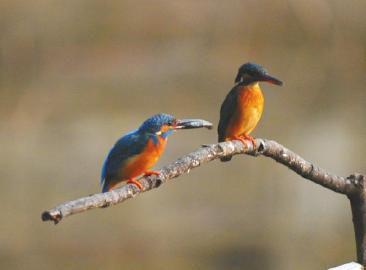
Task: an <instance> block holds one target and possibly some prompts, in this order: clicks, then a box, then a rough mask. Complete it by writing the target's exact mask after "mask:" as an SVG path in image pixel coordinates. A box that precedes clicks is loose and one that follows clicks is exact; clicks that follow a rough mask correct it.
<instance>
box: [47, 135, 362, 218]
mask: <svg viewBox="0 0 366 270" xmlns="http://www.w3.org/2000/svg"><path fill="white" fill-rule="evenodd" d="M238 154H248V155H252V156H259V155H264V156H267V157H270V158H272V159H274V160H276V161H277V162H279V163H281V164H283V165H285V166H286V167H288V168H289V169H291V170H293V171H295V172H296V173H297V174H299V175H301V176H302V177H304V178H306V179H309V180H311V181H313V182H314V183H317V184H319V185H322V186H323V187H326V188H328V189H331V190H333V191H335V192H338V193H341V194H345V195H348V196H349V197H350V196H353V194H358V191H359V190H360V183H359V182H358V181H357V179H356V178H352V177H349V178H344V177H341V176H337V175H334V174H330V173H328V172H327V171H325V170H324V169H321V168H319V167H316V166H315V165H313V164H312V163H310V162H308V161H306V160H305V159H303V158H302V157H300V156H299V155H297V154H296V153H294V152H292V151H290V150H289V149H287V148H285V147H284V146H282V145H281V144H279V143H277V142H275V141H271V140H265V139H256V147H253V145H252V143H250V142H248V143H247V144H245V145H244V144H242V143H241V142H240V141H230V142H223V143H218V144H212V145H204V146H203V147H201V148H199V149H198V150H196V151H194V152H192V153H190V154H188V155H186V156H183V157H181V158H180V159H178V160H176V161H175V162H173V163H171V164H169V165H167V166H165V167H163V168H162V169H161V170H160V175H159V176H155V175H152V176H147V177H143V178H141V179H140V183H141V184H142V185H143V187H144V191H143V192H146V191H148V190H151V189H153V188H157V187H159V186H160V185H161V184H163V183H165V182H167V181H168V180H170V179H173V178H176V177H178V176H180V175H182V174H184V173H188V172H189V171H190V170H191V169H193V168H196V167H199V166H201V165H202V164H204V163H206V162H209V161H212V160H215V159H218V158H221V157H224V156H231V155H238ZM140 193H141V191H140V190H139V189H138V188H137V187H136V186H135V185H132V184H128V185H124V186H122V187H121V188H117V189H114V190H112V191H111V192H106V193H98V194H94V195H90V196H88V197H83V198H80V199H76V200H73V201H68V202H65V203H62V204H60V205H58V206H56V207H55V208H52V209H50V210H48V211H45V212H43V213H42V220H43V221H48V220H50V221H54V223H55V224H57V223H58V222H60V221H61V219H62V218H64V217H67V216H70V215H73V214H77V213H82V212H84V211H86V210H89V209H93V208H103V207H108V206H111V205H115V204H118V203H121V202H123V201H125V200H127V199H130V198H133V197H135V196H137V195H138V194H140Z"/></svg>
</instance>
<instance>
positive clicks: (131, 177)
mask: <svg viewBox="0 0 366 270" xmlns="http://www.w3.org/2000/svg"><path fill="white" fill-rule="evenodd" d="M201 127H206V128H209V129H210V128H212V124H211V123H210V122H207V121H205V120H201V119H181V120H179V119H176V118H175V117H173V116H172V115H169V114H164V113H160V114H156V115H154V116H152V117H150V118H149V119H147V120H145V121H144V122H143V123H142V125H141V126H140V127H139V128H138V129H136V130H133V131H131V132H129V133H127V134H125V135H124V136H122V137H121V138H120V139H119V140H118V141H117V142H116V143H115V145H114V146H113V147H112V149H111V150H110V152H109V154H108V155H107V157H106V159H105V161H104V164H103V168H102V173H101V180H100V184H101V186H102V192H107V191H110V190H111V189H113V188H114V187H115V186H116V185H117V184H119V183H121V182H124V181H127V183H131V184H135V185H136V186H137V187H138V188H139V189H140V190H143V186H142V185H141V183H140V182H138V181H137V180H136V179H135V178H136V177H138V176H139V175H142V174H143V175H145V176H148V175H159V172H158V171H153V170H150V168H151V167H153V166H154V165H155V163H156V162H157V161H158V159H159V158H160V156H161V155H162V153H163V151H164V149H165V146H166V144H167V139H168V136H169V135H170V134H172V133H173V132H174V131H175V130H181V129H192V128H201Z"/></svg>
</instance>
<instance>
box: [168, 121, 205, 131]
mask: <svg viewBox="0 0 366 270" xmlns="http://www.w3.org/2000/svg"><path fill="white" fill-rule="evenodd" d="M192 128H208V129H211V128H212V123H210V122H208V121H206V120H202V119H178V120H177V123H176V126H175V127H174V129H175V130H179V129H192Z"/></svg>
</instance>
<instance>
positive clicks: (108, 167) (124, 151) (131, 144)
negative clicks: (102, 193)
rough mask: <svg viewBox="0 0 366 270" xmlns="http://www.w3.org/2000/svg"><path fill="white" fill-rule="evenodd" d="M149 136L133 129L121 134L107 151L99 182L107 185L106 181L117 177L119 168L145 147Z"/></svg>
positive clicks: (104, 185)
mask: <svg viewBox="0 0 366 270" xmlns="http://www.w3.org/2000/svg"><path fill="white" fill-rule="evenodd" d="M148 139H149V137H148V136H147V135H146V134H144V133H141V132H139V130H134V131H131V132H129V133H127V134H126V135H124V136H122V137H121V138H120V139H119V140H118V141H117V142H116V143H115V145H114V146H113V147H112V149H111V150H110V151H109V153H108V155H107V157H106V159H105V161H104V164H103V168H102V173H101V178H100V184H101V185H102V186H103V187H107V186H108V185H107V184H108V182H109V181H111V180H113V179H116V178H119V174H120V169H121V167H122V166H123V163H125V162H126V161H127V160H128V159H129V158H131V157H133V156H135V155H138V154H139V153H141V152H142V151H143V149H144V148H145V146H146V144H147V142H148Z"/></svg>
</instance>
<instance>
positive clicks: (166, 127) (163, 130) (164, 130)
mask: <svg viewBox="0 0 366 270" xmlns="http://www.w3.org/2000/svg"><path fill="white" fill-rule="evenodd" d="M169 129H170V127H169V126H168V125H163V126H162V127H161V129H160V131H161V132H163V133H164V132H166V131H168V130H169Z"/></svg>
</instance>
